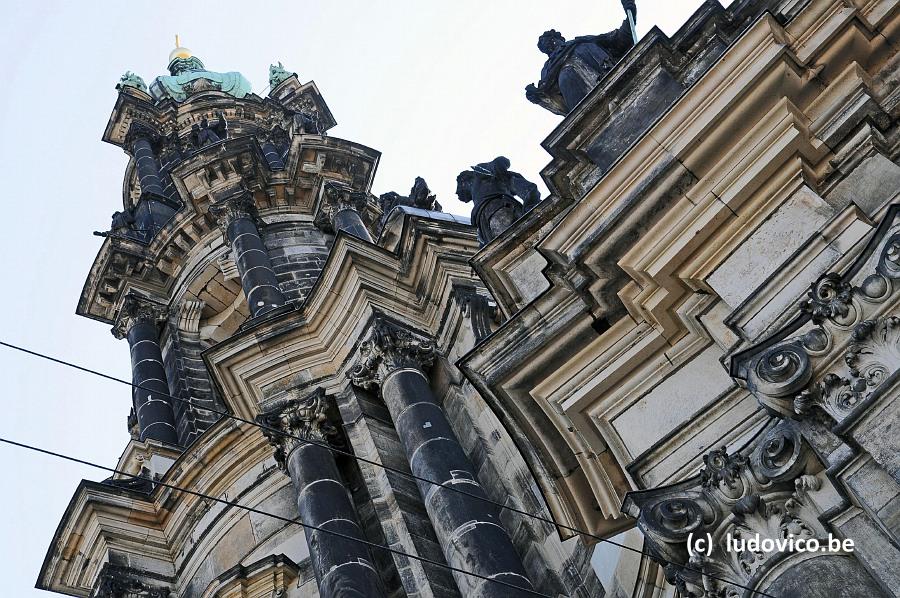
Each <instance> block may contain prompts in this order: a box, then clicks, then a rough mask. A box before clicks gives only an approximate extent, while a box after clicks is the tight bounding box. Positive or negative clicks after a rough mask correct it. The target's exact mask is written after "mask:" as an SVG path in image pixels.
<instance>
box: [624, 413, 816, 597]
mask: <svg viewBox="0 0 900 598" xmlns="http://www.w3.org/2000/svg"><path fill="white" fill-rule="evenodd" d="M703 461H704V464H705V465H704V467H703V469H702V470H701V472H700V475H699V476H696V477H694V478H691V479H690V480H687V481H685V482H682V483H680V484H675V485H672V486H664V487H661V488H654V489H652V490H644V491H639V492H632V493H629V494H628V495H627V496H626V499H625V505H624V507H623V510H624V511H626V512H627V513H628V514H630V515H631V516H633V517H635V518H637V522H638V527H639V528H640V529H641V531H642V532H643V533H644V535H645V537H646V538H647V540H648V546H649V547H650V549H651V551H652V552H653V553H654V556H655V557H656V558H657V559H658V560H659V561H660V562H662V563H663V564H664V566H665V574H666V580H667V581H668V582H669V583H671V584H673V585H675V586H676V588H677V589H678V590H679V592H680V595H681V596H684V597H686V598H692V597H696V598H701V597H707V596H716V597H722V598H736V597H737V596H740V595H742V594H741V591H742V590H741V589H740V587H739V586H749V587H751V588H752V587H754V586H755V584H756V583H757V582H758V581H759V580H761V579H763V578H764V577H765V575H766V572H767V571H768V570H769V569H771V568H772V567H774V566H776V564H777V563H778V562H779V561H780V560H781V558H782V556H784V555H783V554H782V553H780V552H779V551H774V552H771V553H768V554H767V553H764V552H762V551H751V550H748V549H746V545H744V548H745V549H744V550H733V549H731V550H730V549H729V546H728V545H727V544H726V542H727V541H728V538H731V539H732V540H735V541H737V542H740V541H741V540H743V539H746V538H750V537H753V538H756V537H757V536H758V537H759V538H760V539H772V540H786V539H789V538H794V539H795V540H796V539H801V538H803V539H811V538H815V539H817V540H823V539H824V538H825V537H826V530H825V529H824V528H823V527H822V525H821V524H820V523H819V520H818V517H819V515H820V513H819V512H818V509H817V508H816V507H815V506H814V505H813V503H812V501H811V500H810V499H809V497H808V493H809V492H810V491H815V490H818V489H819V488H820V485H821V481H820V480H819V479H818V478H817V477H815V475H813V474H814V473H815V472H816V471H817V470H818V469H820V466H819V465H818V463H817V462H816V461H815V458H814V457H813V454H812V450H811V449H810V447H809V446H808V445H807V444H806V443H805V441H804V440H803V439H802V437H801V435H800V433H799V432H798V431H797V429H796V427H795V426H794V425H793V424H792V423H791V422H787V421H782V422H780V423H778V424H777V425H775V426H773V427H770V428H769V429H767V430H765V431H763V432H762V433H761V434H760V435H759V436H757V437H756V438H755V439H754V440H753V441H751V443H750V445H749V447H747V448H746V449H744V450H742V451H740V452H738V453H736V454H733V455H729V454H728V453H727V451H726V450H725V449H724V448H721V449H717V450H714V451H711V452H710V453H708V454H707V455H706V456H704V458H703ZM689 538H704V539H707V538H708V539H709V549H708V552H707V553H706V554H705V555H701V554H699V553H698V552H693V553H692V552H691V551H689V549H688V541H689ZM731 548H733V546H732V547H731ZM788 558H789V557H788ZM728 582H733V583H728ZM735 584H738V585H735Z"/></svg>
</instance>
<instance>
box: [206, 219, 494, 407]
mask: <svg viewBox="0 0 900 598" xmlns="http://www.w3.org/2000/svg"><path fill="white" fill-rule="evenodd" d="M406 217H407V218H409V219H410V220H411V223H410V225H409V226H405V227H403V230H404V235H406V238H404V239H401V241H400V243H398V249H399V248H406V250H405V251H403V252H402V253H400V254H397V253H393V252H388V251H385V250H384V249H382V248H380V247H377V246H375V245H373V244H371V243H367V242H364V241H361V240H359V239H357V238H356V237H353V236H352V235H347V234H346V233H340V234H338V235H337V237H336V238H335V243H334V245H333V247H332V250H331V253H330V254H329V257H328V260H327V262H326V264H325V266H324V268H323V270H322V272H321V274H320V276H319V279H318V281H317V282H316V284H315V286H314V287H313V289H312V290H311V291H310V293H309V295H308V296H307V299H306V301H305V302H304V303H303V304H302V305H301V306H299V308H298V309H296V310H294V311H292V312H289V313H285V314H282V315H280V316H277V317H273V318H271V319H266V320H264V321H261V322H259V323H258V324H256V325H255V326H253V327H252V328H248V329H246V330H244V331H243V332H241V333H238V334H237V335H235V336H233V337H232V338H231V339H229V340H227V341H225V342H223V343H220V344H218V345H216V346H214V347H212V348H211V349H209V350H207V351H206V352H205V353H204V360H205V361H206V363H207V366H208V368H209V370H210V372H212V373H213V376H214V377H215V378H216V380H217V381H218V382H219V385H220V387H221V388H222V390H223V394H224V396H225V400H226V402H227V403H228V404H229V406H230V407H231V408H232V409H233V410H234V411H235V413H237V414H240V415H242V416H244V417H255V415H256V414H257V413H258V412H259V409H260V407H259V406H260V405H263V404H265V405H268V401H269V399H270V395H271V394H272V393H277V392H278V389H279V386H280V385H283V382H282V381H283V380H284V379H286V378H289V377H292V376H293V375H294V374H292V372H297V371H304V372H306V373H307V375H308V376H309V379H310V380H311V381H313V383H315V384H316V385H319V386H322V387H324V388H325V389H326V391H327V392H329V393H332V392H339V391H341V390H342V389H343V388H345V387H346V385H347V384H348V380H347V378H346V372H347V371H348V369H349V368H350V367H352V366H353V365H354V363H353V362H352V359H351V358H352V356H353V355H354V354H355V352H356V345H357V344H358V343H360V342H362V341H363V340H365V335H366V333H367V331H368V330H369V327H370V324H371V320H372V319H373V318H374V317H375V316H376V314H384V315H385V316H387V317H389V318H392V319H400V318H402V319H403V320H404V323H405V324H406V325H408V326H409V327H411V328H413V329H416V330H420V331H422V332H423V333H424V334H427V335H434V334H435V333H436V332H437V330H438V329H439V327H440V324H441V322H440V318H441V316H442V315H443V314H444V313H445V311H446V304H447V303H448V302H450V301H452V298H451V295H452V291H453V286H454V284H457V283H468V284H470V285H471V284H473V283H475V279H474V274H473V273H472V271H471V268H470V267H469V266H468V263H467V260H468V258H469V257H470V256H471V255H472V254H474V252H475V251H476V250H477V248H478V242H477V239H476V238H475V231H474V229H473V228H472V227H471V226H468V225H465V224H462V223H458V222H455V221H447V220H430V219H429V218H427V217H417V216H409V215H407V216H406ZM276 345H277V346H278V347H279V350H278V354H277V355H270V354H269V353H270V349H269V347H274V346H276Z"/></svg>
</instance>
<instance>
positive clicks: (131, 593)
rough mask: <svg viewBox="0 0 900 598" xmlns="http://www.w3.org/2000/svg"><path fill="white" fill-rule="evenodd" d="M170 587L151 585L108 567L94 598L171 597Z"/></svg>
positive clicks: (101, 577)
mask: <svg viewBox="0 0 900 598" xmlns="http://www.w3.org/2000/svg"><path fill="white" fill-rule="evenodd" d="M170 597H172V594H171V591H170V590H169V589H168V588H163V587H158V586H153V585H150V584H148V583H146V582H144V581H141V580H139V579H136V578H135V577H132V576H130V575H128V574H126V573H123V572H121V571H119V570H118V569H113V568H110V567H107V568H106V569H105V570H104V571H103V573H101V576H100V583H99V585H98V587H97V591H96V593H95V594H94V595H93V597H92V598H170Z"/></svg>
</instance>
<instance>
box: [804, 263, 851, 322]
mask: <svg viewBox="0 0 900 598" xmlns="http://www.w3.org/2000/svg"><path fill="white" fill-rule="evenodd" d="M852 297H853V287H852V286H851V285H850V283H849V282H845V281H844V280H842V279H841V276H840V275H839V274H836V273H834V272H829V273H828V274H825V275H824V276H822V277H821V278H820V279H819V280H817V281H816V282H814V283H813V285H812V286H811V287H810V289H809V292H808V293H807V298H806V299H805V300H804V301H803V302H802V303H801V304H800V311H802V312H804V313H807V314H809V315H810V318H811V319H812V321H813V323H815V324H821V323H822V322H824V321H825V320H836V321H839V320H841V319H844V318H847V317H848V316H849V315H850V309H851V307H852V304H851V300H852Z"/></svg>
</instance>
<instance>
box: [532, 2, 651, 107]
mask: <svg viewBox="0 0 900 598" xmlns="http://www.w3.org/2000/svg"><path fill="white" fill-rule="evenodd" d="M622 6H623V8H625V10H626V11H628V10H630V11H631V14H632V15H633V16H635V17H636V16H637V7H636V6H635V3H634V0H622ZM537 46H538V49H539V50H540V51H541V52H543V53H544V54H547V56H548V58H547V62H545V63H544V68H543V69H541V80H540V81H539V82H538V84H537V86H535V85H534V84H529V85H528V87H526V88H525V97H526V98H528V99H529V100H530V101H531V102H533V103H535V104H537V105H539V106H542V107H543V108H546V109H547V110H549V111H550V112H553V113H554V114H560V115H563V116H565V115H566V114H568V113H569V112H571V111H572V109H573V108H574V107H575V106H576V105H577V104H578V102H580V101H581V100H582V99H584V97H585V96H586V95H587V94H588V93H590V91H591V90H592V89H594V86H596V85H597V82H598V81H600V79H601V78H602V77H603V76H604V75H605V74H606V73H608V72H609V70H610V69H611V68H612V67H613V65H614V64H615V63H616V62H618V61H619V60H620V59H621V58H622V57H623V56H624V55H625V53H626V52H627V51H628V50H629V49H630V48H631V47H632V46H634V40H633V38H632V36H631V26H630V25H629V23H628V19H627V18H626V19H625V20H624V21H622V25H621V27H619V28H618V29H616V30H615V31H610V32H609V33H604V34H602V35H585V36H582V37H576V38H575V39H572V40H569V41H566V39H565V38H564V37H563V36H562V35H560V33H559V32H558V31H556V30H555V29H551V30H549V31H545V32H544V33H543V34H542V35H541V37H540V38H538V44H537Z"/></svg>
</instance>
